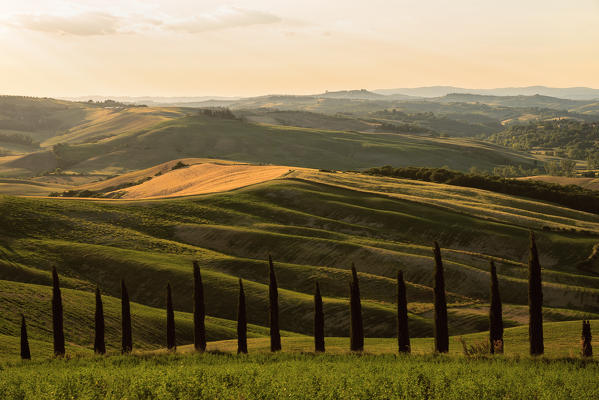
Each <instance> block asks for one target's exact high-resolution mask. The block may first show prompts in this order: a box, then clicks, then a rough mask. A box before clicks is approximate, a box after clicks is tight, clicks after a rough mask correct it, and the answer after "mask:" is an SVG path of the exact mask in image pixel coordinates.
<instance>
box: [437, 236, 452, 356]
mask: <svg viewBox="0 0 599 400" xmlns="http://www.w3.org/2000/svg"><path fill="white" fill-rule="evenodd" d="M433 252H434V255H435V275H434V284H433V297H434V304H435V312H434V315H435V325H434V331H435V332H434V334H435V351H437V352H439V353H447V352H448V351H449V329H448V327H447V302H446V300H445V277H444V274H443V261H442V260H441V249H439V243H437V242H435V248H434V251H433Z"/></svg>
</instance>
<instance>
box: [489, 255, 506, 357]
mask: <svg viewBox="0 0 599 400" xmlns="http://www.w3.org/2000/svg"><path fill="white" fill-rule="evenodd" d="M489 348H490V351H491V354H494V353H495V352H497V353H503V317H502V311H501V297H500V296H499V282H498V281H497V269H496V268H495V263H494V262H493V261H491V306H490V307H489Z"/></svg>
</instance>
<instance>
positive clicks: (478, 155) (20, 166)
mask: <svg viewBox="0 0 599 400" xmlns="http://www.w3.org/2000/svg"><path fill="white" fill-rule="evenodd" d="M188 157H206V158H218V159H227V160H235V161H242V162H254V163H269V164H278V165H289V166H297V167H309V168H328V169H360V168H368V167H371V166H373V165H385V164H390V163H394V164H395V165H397V164H400V165H418V166H438V167H440V166H443V165H447V166H449V167H451V168H453V169H459V170H468V169H469V168H470V167H472V166H476V167H478V168H480V169H484V170H489V169H491V170H492V168H493V167H495V166H496V165H505V164H516V165H526V166H532V165H533V163H534V160H533V158H532V157H531V156H529V155H525V154H523V153H518V152H515V151H512V150H507V149H505V148H503V147H499V146H496V145H493V144H489V143H484V142H480V141H474V140H468V139H435V138H427V137H420V136H415V135H408V134H400V133H385V132H380V133H369V132H357V131H352V132H349V131H334V130H322V129H308V128H296V127H282V126H274V125H259V124H252V123H247V122H244V121H240V120H236V119H225V118H218V117H210V116H206V115H202V114H195V115H191V116H187V117H181V118H176V119H174V120H171V121H166V122H162V123H159V124H158V125H155V126H154V127H152V128H148V129H141V130H133V131H127V132H126V133H122V134H117V135H116V136H111V137H108V138H105V139H103V140H100V141H96V142H90V143H84V144H61V145H60V146H58V145H56V146H54V147H53V148H52V149H48V150H43V151H40V152H37V153H32V154H28V155H25V156H23V157H20V158H16V159H14V158H13V159H9V160H6V161H5V162H2V159H1V158H0V174H2V173H3V171H4V172H5V173H7V174H8V173H9V174H12V175H13V176H14V175H15V174H16V173H17V172H16V171H21V172H22V173H23V174H39V173H42V172H44V171H49V170H54V169H55V168H61V169H62V170H63V171H75V172H77V173H93V174H104V175H111V174H120V173H123V172H129V171H133V170H138V169H143V168H149V167H151V166H153V165H156V164H159V163H163V162H167V161H170V160H174V159H178V158H188Z"/></svg>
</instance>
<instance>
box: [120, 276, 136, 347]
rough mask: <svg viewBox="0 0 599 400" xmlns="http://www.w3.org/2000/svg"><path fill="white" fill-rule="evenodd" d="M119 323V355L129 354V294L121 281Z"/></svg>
mask: <svg viewBox="0 0 599 400" xmlns="http://www.w3.org/2000/svg"><path fill="white" fill-rule="evenodd" d="M121 322H122V331H121V332H122V341H121V353H122V354H127V353H131V351H132V350H133V337H132V334H131V306H130V305H129V293H128V292H127V286H125V280H121Z"/></svg>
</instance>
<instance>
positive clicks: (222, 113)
mask: <svg viewBox="0 0 599 400" xmlns="http://www.w3.org/2000/svg"><path fill="white" fill-rule="evenodd" d="M198 114H200V115H205V116H208V117H212V118H220V119H237V117H236V116H235V114H233V112H232V111H231V110H229V109H228V108H227V107H211V108H200V109H199V110H198Z"/></svg>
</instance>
